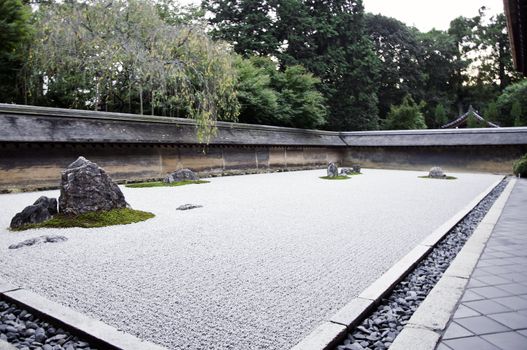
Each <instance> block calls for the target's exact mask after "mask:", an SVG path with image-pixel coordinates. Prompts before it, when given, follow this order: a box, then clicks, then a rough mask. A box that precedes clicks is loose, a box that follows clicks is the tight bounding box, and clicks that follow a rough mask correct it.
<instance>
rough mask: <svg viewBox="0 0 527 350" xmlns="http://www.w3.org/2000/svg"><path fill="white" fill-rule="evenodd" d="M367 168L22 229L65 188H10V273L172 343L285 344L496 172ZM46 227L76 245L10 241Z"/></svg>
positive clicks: (4, 220)
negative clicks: (122, 218)
mask: <svg viewBox="0 0 527 350" xmlns="http://www.w3.org/2000/svg"><path fill="white" fill-rule="evenodd" d="M363 172H364V174H363V175H358V176H353V178H352V179H350V180H343V181H338V180H333V181H329V180H322V179H319V178H318V177H319V176H322V175H325V170H314V171H301V172H289V173H274V174H260V175H246V176H233V177H223V178H214V179H211V183H209V184H201V185H188V186H182V187H172V188H166V187H165V188H137V189H133V188H123V192H124V194H125V196H126V199H127V201H128V202H129V203H130V204H131V205H132V207H133V208H135V209H141V210H146V211H151V212H153V213H154V214H156V217H155V218H154V219H151V220H148V221H145V222H142V223H137V224H132V225H126V226H113V227H106V228H97V229H80V228H76V229H40V230H29V231H25V232H11V231H9V230H7V229H6V227H7V226H8V225H9V222H10V220H11V218H12V217H13V216H14V214H15V213H16V212H18V211H20V210H22V209H23V208H24V207H25V206H26V205H29V204H32V203H33V201H35V200H36V199H37V198H38V197H39V196H41V195H47V196H55V197H58V191H46V192H33V193H21V194H4V195H0V208H1V210H0V266H1V268H0V277H1V278H4V279H7V280H8V281H10V282H13V283H17V284H21V285H23V286H25V287H27V288H29V289H31V290H33V291H35V292H37V293H39V294H41V295H43V296H45V297H48V298H50V299H52V300H54V301H57V302H60V303H62V304H64V305H67V306H70V307H73V308H74V309H77V310H79V311H81V312H84V313H86V314H88V315H90V316H92V317H94V318H97V319H100V320H102V321H103V322H106V323H108V324H110V325H113V326H115V327H117V328H119V329H122V330H124V331H126V332H129V333H131V334H134V335H136V336H138V337H140V338H143V339H147V340H150V341H153V342H155V343H158V344H161V345H164V346H166V347H167V348H170V349H244V348H247V349H287V348H289V347H291V346H292V345H294V344H295V343H296V342H298V341H299V340H300V339H302V338H303V337H304V336H305V335H307V334H308V333H309V332H310V331H311V330H312V329H313V328H314V327H315V326H317V325H318V324H319V323H320V322H321V321H323V320H324V319H325V317H327V316H328V315H330V314H332V313H334V312H336V311H337V310H338V309H339V308H340V307H342V306H343V305H344V304H346V303H347V302H348V301H349V300H350V299H352V298H353V297H355V296H357V295H358V294H359V293H360V292H361V291H362V290H363V289H364V288H366V287H367V286H368V285H369V284H370V283H372V282H373V281H374V280H375V279H376V278H378V277H379V276H380V275H381V274H382V273H383V272H384V271H386V270H387V269H388V268H389V267H390V266H392V265H393V264H394V263H395V262H396V261H397V260H398V259H400V258H401V257H403V256H404V255H405V254H406V253H408V252H409V251H410V250H411V249H412V248H413V247H414V246H415V245H417V244H418V243H419V242H420V241H421V240H422V239H424V238H425V237H426V236H427V235H428V234H430V233H431V232H432V231H433V230H434V229H435V228H437V227H438V226H440V225H441V224H442V223H444V222H445V221H446V220H448V219H449V218H450V217H451V216H453V215H454V214H455V213H456V212H457V211H459V210H461V209H462V208H463V207H464V206H466V205H467V204H468V203H469V202H470V201H471V200H472V199H473V198H474V197H475V196H476V195H478V194H479V193H480V192H481V191H483V190H484V189H486V188H487V187H488V186H489V185H491V183H492V182H494V181H496V180H497V179H498V178H499V177H498V176H496V175H489V174H452V175H454V176H457V177H458V179H457V180H431V179H420V178H418V177H417V176H418V175H424V174H425V173H423V172H413V171H393V170H370V169H364V170H363ZM449 175H450V174H449ZM186 203H192V204H200V205H203V208H197V209H192V210H188V211H176V208H177V207H178V206H180V205H182V204H186ZM42 234H59V235H64V236H66V237H68V239H69V240H68V241H67V242H64V243H56V244H43V245H39V246H33V247H24V248H21V249H16V250H9V249H7V247H8V246H9V245H10V244H13V243H18V242H19V241H22V240H25V239H28V238H32V237H36V236H39V235H42Z"/></svg>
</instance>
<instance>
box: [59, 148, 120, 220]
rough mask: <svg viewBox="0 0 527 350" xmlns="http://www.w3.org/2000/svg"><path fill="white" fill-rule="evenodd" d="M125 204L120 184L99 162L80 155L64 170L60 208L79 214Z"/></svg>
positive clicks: (60, 210)
mask: <svg viewBox="0 0 527 350" xmlns="http://www.w3.org/2000/svg"><path fill="white" fill-rule="evenodd" d="M126 207H127V203H126V201H125V199H124V195H123V193H122V192H121V190H120V189H119V186H117V184H116V183H115V182H113V181H112V179H111V178H110V176H108V174H106V172H105V171H104V169H103V168H101V167H99V166H98V165H97V164H95V163H92V162H90V161H89V160H87V159H86V158H84V157H79V158H78V159H77V160H76V161H74V162H73V163H71V164H70V165H69V166H68V168H67V169H66V170H64V171H63V172H62V176H61V183H60V197H59V212H61V213H64V214H66V215H79V214H83V213H87V212H92V211H101V210H102V211H107V210H111V209H120V208H126Z"/></svg>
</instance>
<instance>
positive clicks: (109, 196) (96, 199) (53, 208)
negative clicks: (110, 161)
mask: <svg viewBox="0 0 527 350" xmlns="http://www.w3.org/2000/svg"><path fill="white" fill-rule="evenodd" d="M114 210H117V211H119V210H123V211H120V212H119V214H128V216H133V215H134V214H139V217H138V218H137V219H132V220H131V221H130V222H136V221H141V220H142V219H143V218H142V217H144V218H145V219H146V218H149V217H152V216H153V215H152V214H149V213H145V212H140V211H133V210H132V209H131V208H130V206H129V205H128V204H127V203H126V200H125V198H124V195H123V193H122V191H121V189H120V188H119V186H118V185H117V184H116V183H115V182H114V181H112V179H111V178H110V176H108V174H107V173H106V172H105V171H104V169H103V168H101V167H99V166H98V165H97V164H95V163H93V162H91V161H89V160H87V159H86V158H84V157H79V158H78V159H77V160H76V161H74V162H73V163H71V164H70V165H69V166H68V167H67V168H66V169H65V170H64V171H62V174H61V181H60V196H59V198H58V202H57V199H55V198H48V197H45V196H42V197H40V198H39V199H38V200H37V201H36V202H35V203H33V204H32V205H30V206H27V207H26V208H24V209H23V210H22V211H21V212H20V213H18V214H16V215H15V216H14V218H13V219H12V220H11V224H10V228H11V229H13V230H21V229H25V228H33V227H39V225H41V224H42V225H47V224H48V223H52V225H50V226H51V227H53V226H58V227H60V225H61V224H65V225H66V226H75V220H76V219H81V220H82V219H88V220H91V221H94V222H93V223H92V224H93V225H94V226H105V224H109V225H111V224H119V223H128V222H127V218H126V215H116V216H117V217H118V218H121V219H123V221H122V222H119V220H117V221H116V222H111V221H108V222H102V223H97V222H96V221H97V217H96V216H98V215H100V216H101V218H103V217H104V215H105V213H112V211H114ZM90 214H92V215H90ZM145 214H148V215H145ZM94 215H95V216H94ZM59 217H60V220H58V219H57V218H59ZM53 219H56V220H57V222H56V224H55V223H54V222H53ZM64 221H66V223H64ZM68 221H69V222H70V223H69V224H68V223H67V222H68ZM64 240H66V238H65V237H62V238H61V237H58V238H57V237H48V236H42V237H40V238H37V239H33V240H28V241H25V242H22V243H20V244H18V245H13V246H12V247H13V248H19V247H22V246H28V245H34V244H38V243H49V242H59V241H64Z"/></svg>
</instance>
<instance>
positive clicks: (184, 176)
mask: <svg viewBox="0 0 527 350" xmlns="http://www.w3.org/2000/svg"><path fill="white" fill-rule="evenodd" d="M197 180H199V177H198V175H196V173H195V172H193V171H192V170H190V169H179V170H176V171H174V172H173V173H171V174H168V175H167V176H166V177H165V178H164V179H163V182H165V183H172V182H181V181H197Z"/></svg>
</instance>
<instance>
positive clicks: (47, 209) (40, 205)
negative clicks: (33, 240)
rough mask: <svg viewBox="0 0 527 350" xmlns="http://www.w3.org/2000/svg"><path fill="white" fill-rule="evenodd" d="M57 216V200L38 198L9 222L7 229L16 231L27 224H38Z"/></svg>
mask: <svg viewBox="0 0 527 350" xmlns="http://www.w3.org/2000/svg"><path fill="white" fill-rule="evenodd" d="M55 214H57V200H56V199H55V198H48V197H45V196H42V197H40V198H39V199H37V200H36V201H35V203H33V204H32V205H30V206H27V207H25V208H24V210H22V211H21V212H20V213H17V214H16V215H15V216H14V217H13V219H12V220H11V224H10V225H9V227H11V228H13V229H16V228H19V227H22V226H24V225H28V224H39V223H41V222H44V221H47V220H49V219H51V218H52V217H53V215H55Z"/></svg>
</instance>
